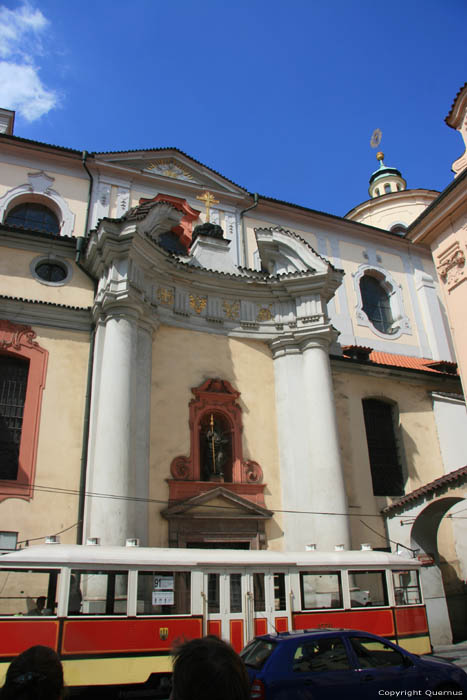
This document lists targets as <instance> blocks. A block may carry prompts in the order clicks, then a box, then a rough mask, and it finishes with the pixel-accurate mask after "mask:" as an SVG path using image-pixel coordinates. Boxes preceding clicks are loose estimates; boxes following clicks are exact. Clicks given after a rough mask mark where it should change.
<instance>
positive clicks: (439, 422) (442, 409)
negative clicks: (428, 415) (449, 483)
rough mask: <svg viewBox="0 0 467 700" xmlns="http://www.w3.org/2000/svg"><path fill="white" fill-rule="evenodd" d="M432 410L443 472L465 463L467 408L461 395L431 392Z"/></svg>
mask: <svg viewBox="0 0 467 700" xmlns="http://www.w3.org/2000/svg"><path fill="white" fill-rule="evenodd" d="M432 397H433V411H434V416H435V423H436V430H437V431H438V439H439V446H440V450H441V455H442V457H443V466H444V472H445V474H447V473H448V472H452V471H454V470H455V469H460V467H464V466H466V465H467V441H466V440H465V439H460V436H465V435H467V410H466V407H465V402H464V401H463V399H462V398H461V397H458V398H456V397H455V396H452V395H446V394H438V393H433V394H432Z"/></svg>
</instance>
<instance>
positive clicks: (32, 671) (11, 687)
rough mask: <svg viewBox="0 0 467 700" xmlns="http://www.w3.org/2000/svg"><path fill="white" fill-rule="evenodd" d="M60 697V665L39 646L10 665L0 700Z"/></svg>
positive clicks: (51, 653)
mask: <svg viewBox="0 0 467 700" xmlns="http://www.w3.org/2000/svg"><path fill="white" fill-rule="evenodd" d="M38 602H39V601H38ZM62 697H63V668H62V664H61V662H60V659H59V658H58V656H57V654H56V653H55V652H54V650H53V649H50V647H43V646H35V647H31V648H30V649H27V650H26V651H23V653H22V654H20V655H19V656H17V657H16V659H14V660H13V661H12V662H11V664H10V666H9V668H8V671H7V674H6V679H5V685H4V686H3V688H2V690H1V693H0V700H10V698H11V700H13V699H14V700H33V699H34V700H60V699H61V698H62Z"/></svg>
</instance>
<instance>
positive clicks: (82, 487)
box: [75, 151, 97, 544]
mask: <svg viewBox="0 0 467 700" xmlns="http://www.w3.org/2000/svg"><path fill="white" fill-rule="evenodd" d="M87 157H88V152H87V151H83V153H82V155H81V162H82V164H83V168H84V169H85V170H86V172H87V174H88V177H89V190H88V204H87V207H86V219H85V224H84V235H83V236H77V237H76V253H75V263H76V265H77V266H78V267H79V268H80V270H82V271H83V272H84V273H85V275H87V277H89V278H90V279H91V280H92V282H93V286H94V297H95V296H96V292H97V281H96V280H95V278H94V277H93V276H92V275H91V274H90V273H89V272H88V271H87V270H86V269H85V268H84V267H83V265H82V263H81V254H82V252H83V250H84V248H85V244H86V238H87V235H88V225H89V214H90V211H91V198H92V190H93V186H94V178H93V176H92V174H91V173H90V172H89V168H88V166H87V165H86V159H87ZM95 338H96V328H95V325H94V324H93V325H92V327H91V339H90V343H89V356H88V371H87V379H86V395H85V399H84V419H83V439H82V443H81V468H80V481H79V500H78V528H77V531H76V543H77V544H82V543H83V532H84V507H85V502H86V495H85V494H86V479H87V471H88V448H89V423H90V415H91V390H92V376H93V369H94V345H95Z"/></svg>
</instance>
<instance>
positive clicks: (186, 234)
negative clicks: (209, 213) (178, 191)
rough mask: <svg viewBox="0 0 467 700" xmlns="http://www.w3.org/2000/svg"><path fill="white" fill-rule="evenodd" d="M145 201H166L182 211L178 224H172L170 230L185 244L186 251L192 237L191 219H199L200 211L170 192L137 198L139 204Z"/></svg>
mask: <svg viewBox="0 0 467 700" xmlns="http://www.w3.org/2000/svg"><path fill="white" fill-rule="evenodd" d="M146 202H168V203H169V204H171V205H172V206H173V207H175V209H177V210H178V211H181V212H183V214H184V216H183V219H182V220H181V221H180V223H179V224H178V226H174V227H173V228H172V229H171V231H172V232H173V233H175V234H176V235H177V236H178V238H179V240H180V243H181V244H182V245H183V246H185V248H186V249H187V251H188V250H189V249H190V246H191V242H192V237H193V221H196V220H197V219H199V215H200V212H199V211H198V210H197V209H193V208H192V207H190V205H189V204H188V202H187V201H186V199H182V198H181V197H174V196H173V195H171V194H158V195H157V196H156V197H153V198H152V199H147V198H145V197H142V198H141V199H140V200H139V204H145V203H146Z"/></svg>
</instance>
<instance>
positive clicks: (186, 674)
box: [172, 636, 250, 700]
mask: <svg viewBox="0 0 467 700" xmlns="http://www.w3.org/2000/svg"><path fill="white" fill-rule="evenodd" d="M249 697H250V682H249V679H248V673H247V672H246V669H245V666H244V665H243V661H242V660H241V659H240V657H239V656H238V654H236V653H235V651H234V650H233V649H232V647H231V646H229V644H226V643H225V642H223V641H222V640H221V639H219V638H218V637H213V636H208V637H203V638H202V639H192V640H191V641H189V642H185V644H182V645H181V646H180V647H178V649H175V651H174V665H173V676H172V698H173V700H248V699H249Z"/></svg>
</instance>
